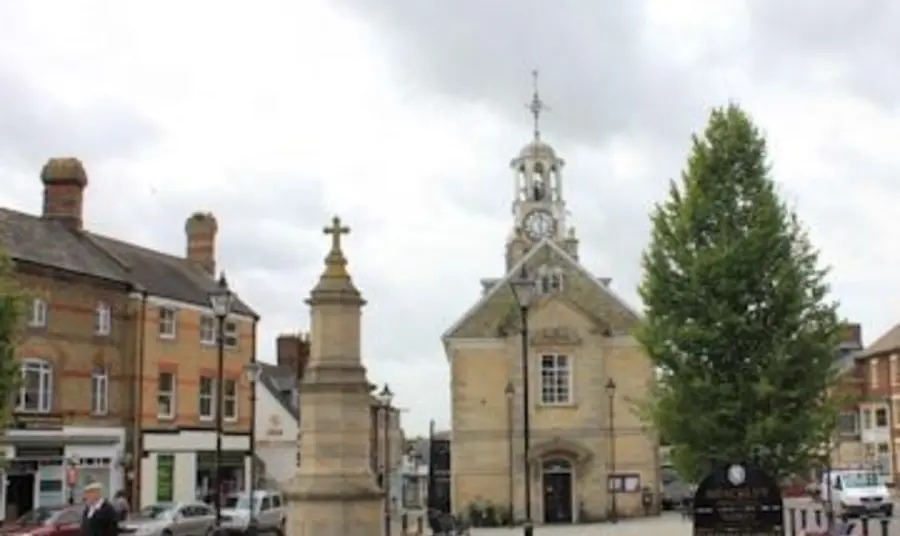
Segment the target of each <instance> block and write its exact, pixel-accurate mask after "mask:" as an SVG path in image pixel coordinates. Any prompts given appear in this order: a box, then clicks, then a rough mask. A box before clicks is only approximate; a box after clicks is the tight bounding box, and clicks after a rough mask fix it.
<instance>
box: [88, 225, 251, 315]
mask: <svg viewBox="0 0 900 536" xmlns="http://www.w3.org/2000/svg"><path fill="white" fill-rule="evenodd" d="M85 234H86V235H88V236H89V237H90V239H91V240H92V241H93V242H94V243H95V244H97V245H98V247H99V248H100V249H102V250H104V251H106V252H107V254H109V255H111V256H112V257H113V258H115V259H116V260H118V261H119V262H120V263H121V264H122V265H124V266H125V268H126V270H127V271H128V274H129V276H130V277H131V278H132V280H133V281H134V282H135V283H136V284H138V285H140V286H141V287H142V288H144V289H145V290H146V291H147V292H149V293H150V294H152V295H154V296H160V297H163V298H169V299H172V300H177V301H182V302H187V303H193V304H196V305H208V304H209V294H210V293H211V292H213V291H215V290H216V288H217V283H216V280H215V279H214V278H213V277H212V276H211V275H210V274H208V273H206V272H205V271H203V269H202V268H200V267H199V266H197V265H196V264H195V263H193V262H191V261H189V260H187V259H186V258H183V257H176V256H175V255H170V254H167V253H162V252H159V251H154V250H152V249H148V248H144V247H141V246H137V245H135V244H129V243H127V242H122V241H120V240H116V239H114V238H109V237H105V236H101V235H97V234H94V233H85ZM232 312H234V313H238V314H244V315H248V316H257V315H256V313H255V312H254V311H253V310H252V309H251V308H250V307H249V306H248V305H247V304H246V303H244V302H243V301H241V300H240V298H238V297H235V301H234V304H233V305H232Z"/></svg>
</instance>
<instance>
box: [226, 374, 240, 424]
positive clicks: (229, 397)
mask: <svg viewBox="0 0 900 536" xmlns="http://www.w3.org/2000/svg"><path fill="white" fill-rule="evenodd" d="M229 385H231V386H232V387H233V388H234V391H233V392H232V393H231V394H228V386H229ZM238 391H239V389H238V382H237V380H232V379H226V380H224V383H222V420H225V421H228V422H236V421H237V420H238V416H239V413H238ZM229 403H231V405H232V407H233V413H232V414H229V413H228V404H229Z"/></svg>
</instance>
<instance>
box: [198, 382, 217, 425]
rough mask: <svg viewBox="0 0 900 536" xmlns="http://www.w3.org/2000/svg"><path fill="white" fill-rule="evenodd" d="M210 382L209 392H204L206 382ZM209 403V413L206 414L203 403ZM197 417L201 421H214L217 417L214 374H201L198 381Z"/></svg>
mask: <svg viewBox="0 0 900 536" xmlns="http://www.w3.org/2000/svg"><path fill="white" fill-rule="evenodd" d="M206 382H208V385H209V392H208V393H204V390H203V387H204V384H205V383H206ZM204 402H207V403H208V404H209V413H207V414H204V412H203V403H204ZM197 418H198V419H199V420H201V421H212V420H215V418H216V379H215V378H213V377H212V376H200V380H199V381H198V382H197Z"/></svg>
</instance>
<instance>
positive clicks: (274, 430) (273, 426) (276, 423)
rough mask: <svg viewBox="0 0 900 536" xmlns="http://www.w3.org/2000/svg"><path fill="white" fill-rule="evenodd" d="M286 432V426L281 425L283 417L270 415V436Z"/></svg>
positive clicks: (268, 431)
mask: <svg viewBox="0 0 900 536" xmlns="http://www.w3.org/2000/svg"><path fill="white" fill-rule="evenodd" d="M283 434H284V428H282V426H281V418H280V417H279V416H278V415H269V423H268V428H266V435H267V436H269V437H281V436H282V435H283Z"/></svg>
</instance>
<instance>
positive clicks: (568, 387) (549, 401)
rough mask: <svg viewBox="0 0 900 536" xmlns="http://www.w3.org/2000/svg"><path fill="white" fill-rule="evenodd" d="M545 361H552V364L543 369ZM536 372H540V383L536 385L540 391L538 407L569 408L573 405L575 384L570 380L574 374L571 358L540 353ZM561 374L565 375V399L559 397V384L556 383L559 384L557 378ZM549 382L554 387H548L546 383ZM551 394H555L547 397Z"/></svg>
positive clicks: (566, 355) (564, 355)
mask: <svg viewBox="0 0 900 536" xmlns="http://www.w3.org/2000/svg"><path fill="white" fill-rule="evenodd" d="M546 359H552V360H553V364H552V366H551V367H545V360H546ZM560 363H563V365H560ZM548 369H549V370H548ZM538 370H539V372H540V374H539V375H538V381H539V382H540V383H539V385H538V387H539V389H540V398H539V401H540V405H542V406H569V405H572V404H573V403H574V400H575V396H574V392H573V391H574V385H575V384H574V382H573V378H572V376H573V372H574V371H573V366H572V356H570V355H568V354H560V353H542V354H540V362H539V363H538ZM548 372H549V374H548ZM563 372H564V373H565V378H564V379H565V383H564V385H565V393H566V396H565V397H561V396H559V391H560V384H559V383H558V382H560V378H559V376H560V375H561V374H562V373H563ZM551 380H552V381H553V382H554V384H555V385H552V386H548V385H547V383H548V382H549V381H551ZM551 392H553V393H556V394H554V395H553V396H548V394H549V393H551Z"/></svg>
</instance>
